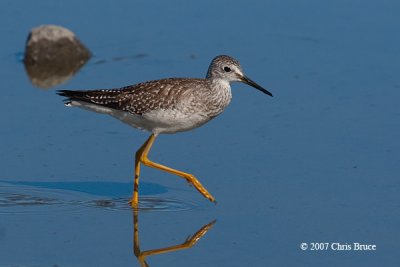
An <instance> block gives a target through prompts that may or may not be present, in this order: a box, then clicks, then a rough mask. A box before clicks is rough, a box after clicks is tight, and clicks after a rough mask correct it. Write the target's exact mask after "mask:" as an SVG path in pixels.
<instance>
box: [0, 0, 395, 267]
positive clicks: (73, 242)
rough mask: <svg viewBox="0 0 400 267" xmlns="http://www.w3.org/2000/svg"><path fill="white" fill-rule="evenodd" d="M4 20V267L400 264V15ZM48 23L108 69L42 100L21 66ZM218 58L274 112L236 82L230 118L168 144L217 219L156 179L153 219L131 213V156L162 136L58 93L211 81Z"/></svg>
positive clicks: (342, 9) (290, 5)
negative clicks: (67, 102) (67, 103)
mask: <svg viewBox="0 0 400 267" xmlns="http://www.w3.org/2000/svg"><path fill="white" fill-rule="evenodd" d="M178 7H179V8H178ZM0 8H1V9H2V10H7V12H3V13H4V14H3V16H2V17H1V22H2V23H1V25H2V26H3V27H1V28H0V32H1V34H2V36H3V40H5V41H3V42H1V44H0V47H1V54H0V76H1V77H0V78H1V79H0V80H1V85H0V86H1V89H2V93H1V100H2V101H1V102H2V104H1V106H0V121H1V127H0V137H1V138H0V151H1V153H0V162H1V163H0V164H1V165H0V167H1V168H0V169H1V172H0V266H6V267H11V266H29V267H33V266H60V267H62V266H140V265H141V264H143V263H142V262H141V261H140V260H143V256H147V255H149V254H155V253H161V252H164V253H162V254H157V255H149V256H147V258H146V259H145V260H146V262H147V263H148V265H150V266H187V265H191V266H193V267H194V266H244V265H248V266H268V265H271V266H321V265H323V266H380V265H384V266H399V265H400V258H399V257H398V256H397V254H398V250H399V249H400V245H399V242H398V241H399V240H400V231H399V230H398V225H399V223H400V204H399V203H400V194H399V188H400V180H399V179H398V177H399V174H400V142H399V138H398V137H399V136H400V125H399V123H398V121H399V118H400V107H399V105H398V99H399V97H400V90H399V88H400V79H399V75H398V70H399V69H400V36H399V34H398V33H399V32H400V22H399V19H398V13H399V11H400V3H399V2H398V1H394V0H392V1H391V0H388V1H377V0H367V1H341V0H340V1H307V2H299V1H294V0H293V1H250V2H249V1H247V2H243V3H235V4H232V2H231V1H218V2H215V1H201V2H197V3H194V2H187V1H172V2H171V1H168V2H149V1H119V2H118V5H117V4H115V3H111V2H110V3H98V2H96V3H94V2H93V3H91V2H90V1H86V2H82V1H68V3H67V2H65V3H57V2H54V1H40V3H36V2H35V3H33V2H32V3H31V2H29V1H12V2H1V3H0ZM46 23H52V24H58V25H62V26H64V27H67V28H69V29H71V30H72V31H74V32H75V33H76V34H77V36H78V38H80V39H81V41H82V42H83V43H84V44H85V45H86V46H87V47H88V48H89V49H90V50H91V51H92V53H93V55H94V56H93V57H92V59H91V60H90V61H89V62H88V63H86V65H84V66H83V67H82V68H81V69H80V71H79V72H78V73H76V74H75V75H74V76H73V77H72V78H71V79H69V80H68V81H66V82H65V83H64V84H61V85H59V86H58V87H55V88H51V89H46V90H44V89H40V88H37V87H35V86H33V85H32V84H31V83H30V80H29V78H28V76H27V74H26V72H25V69H24V66H23V63H22V61H21V60H22V58H23V51H24V42H25V40H26V37H27V35H28V32H29V30H30V29H31V28H33V27H36V26H38V25H40V24H46ZM218 54H229V55H231V56H234V57H236V58H237V59H239V60H240V62H241V63H242V66H243V69H244V71H245V73H246V74H247V75H248V76H249V77H250V78H252V79H253V80H255V81H256V82H258V83H259V84H260V85H262V86H264V87H265V88H267V89H268V90H269V91H271V92H272V93H273V94H274V98H270V97H267V96H265V95H262V94H260V92H258V91H257V90H253V89H252V88H251V87H248V86H247V85H243V84H234V85H233V101H232V103H231V105H230V106H229V107H228V108H227V110H226V111H225V112H224V113H223V114H222V115H221V116H220V117H218V118H216V119H215V120H213V121H211V122H210V123H208V124H207V125H205V126H203V127H201V128H199V129H196V130H194V131H191V132H187V133H180V134H176V135H165V136H160V137H159V138H158V139H157V140H156V143H155V145H154V147H153V149H152V151H151V155H150V158H152V159H153V160H154V161H156V162H160V163H163V164H166V165H168V166H172V167H176V168H178V169H182V170H185V171H188V172H190V173H193V174H195V175H196V176H197V177H198V178H199V180H200V181H201V182H202V183H203V185H205V187H206V188H207V189H208V190H209V191H210V192H211V193H212V194H213V195H214V196H215V197H216V199H217V201H218V204H217V205H214V204H212V203H209V202H208V201H207V200H205V199H203V198H202V197H201V195H200V194H198V192H197V191H196V190H195V189H194V188H192V187H189V186H187V183H186V182H185V181H184V180H182V179H181V178H179V177H175V176H172V175H170V174H167V173H162V172H159V171H157V170H152V169H149V168H143V171H142V177H141V184H140V186H141V187H140V196H141V199H140V201H141V206H140V208H139V210H138V211H134V210H132V209H130V208H129V206H128V204H127V202H128V199H129V197H130V195H131V191H132V179H133V178H132V173H133V158H134V152H135V151H136V149H137V148H138V147H140V145H141V144H142V143H143V142H144V141H145V140H146V138H147V136H148V134H147V133H144V132H140V131H138V130H135V129H131V128H129V127H128V126H126V125H124V124H122V123H120V122H118V121H117V120H115V119H113V118H111V117H107V116H100V115H98V114H94V113H90V112H86V111H83V110H79V109H73V108H66V107H64V105H63V103H62V98H60V97H59V96H57V95H56V94H55V90H56V89H90V88H113V87H120V86H125V85H129V84H134V83H137V82H140V81H145V80H152V79H158V78H164V77H177V76H179V77H203V76H204V75H205V72H206V70H207V67H208V64H209V62H210V60H211V59H212V58H213V57H214V56H216V55H218ZM215 220H216V222H215V223H214V221H215ZM188 237H189V238H188ZM191 237H192V238H191ZM185 241H186V243H185ZM301 243H307V245H308V246H309V247H308V248H307V250H304V251H303V250H302V249H301V248H300V244H301ZM311 243H329V249H328V250H323V251H320V250H314V251H311V246H312V244H311ZM332 243H340V244H342V245H344V247H345V245H350V246H353V243H362V244H370V245H371V244H374V245H376V248H377V249H376V250H375V251H355V250H353V249H351V250H341V251H338V250H333V249H332V247H331V245H332ZM190 246H192V247H190ZM177 248H181V250H179V251H175V249H177ZM146 251H147V252H146ZM149 251H150V252H149ZM136 256H138V257H136ZM138 258H139V259H140V260H138Z"/></svg>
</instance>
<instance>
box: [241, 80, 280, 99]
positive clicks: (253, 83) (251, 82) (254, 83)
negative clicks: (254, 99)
mask: <svg viewBox="0 0 400 267" xmlns="http://www.w3.org/2000/svg"><path fill="white" fill-rule="evenodd" d="M240 79H241V80H242V82H244V83H246V84H248V85H250V86H252V87H254V88H256V89H257V90H260V91H261V92H263V93H264V94H267V95H269V96H273V95H272V94H271V93H270V92H268V91H267V90H265V89H264V88H262V87H261V86H259V85H258V84H257V83H256V82H254V81H252V80H250V79H249V78H247V77H246V76H243V77H241V78H240Z"/></svg>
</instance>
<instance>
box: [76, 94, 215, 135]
mask: <svg viewBox="0 0 400 267" xmlns="http://www.w3.org/2000/svg"><path fill="white" fill-rule="evenodd" d="M71 106H77V107H80V108H84V109H88V110H91V111H95V112H98V113H103V114H108V115H111V116H113V117H115V118H117V119H119V120H121V121H122V122H124V123H126V124H129V125H130V126H132V127H135V128H138V129H141V130H146V131H149V132H152V133H154V134H160V133H176V132H182V131H188V130H191V129H194V128H197V127H199V126H201V125H203V124H204V123H206V122H207V121H209V120H210V119H211V118H210V117H208V116H207V115H206V114H203V113H200V112H199V113H190V114H186V113H182V112H180V111H178V110H163V109H158V110H152V111H150V112H147V113H144V114H143V115H134V114H132V113H129V112H125V111H120V110H115V109H110V108H106V107H102V106H98V105H94V104H89V103H86V102H81V101H72V102H71Z"/></svg>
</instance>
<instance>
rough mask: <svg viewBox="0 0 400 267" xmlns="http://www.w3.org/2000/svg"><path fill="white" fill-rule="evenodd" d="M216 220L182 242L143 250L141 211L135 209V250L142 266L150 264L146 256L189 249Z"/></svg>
mask: <svg viewBox="0 0 400 267" xmlns="http://www.w3.org/2000/svg"><path fill="white" fill-rule="evenodd" d="M215 222H216V220H213V221H211V222H210V223H208V224H206V225H204V226H202V227H201V228H200V229H199V230H198V231H197V232H195V233H194V234H193V235H191V236H189V237H188V238H186V240H185V241H184V242H182V243H179V244H176V245H171V246H167V247H163V248H155V249H149V250H145V251H142V250H141V249H140V241H139V211H138V210H137V209H135V210H134V211H133V252H134V253H135V256H136V257H137V259H138V261H139V263H140V266H142V267H143V266H146V267H147V266H149V265H148V263H147V262H146V258H147V257H148V256H153V255H158V254H163V253H169V252H173V251H177V250H182V249H188V248H191V247H192V246H194V245H195V244H196V243H197V242H198V241H199V240H200V239H201V238H202V237H203V236H204V235H205V234H206V233H207V232H208V230H210V229H211V228H212V227H213V225H214V224H215Z"/></svg>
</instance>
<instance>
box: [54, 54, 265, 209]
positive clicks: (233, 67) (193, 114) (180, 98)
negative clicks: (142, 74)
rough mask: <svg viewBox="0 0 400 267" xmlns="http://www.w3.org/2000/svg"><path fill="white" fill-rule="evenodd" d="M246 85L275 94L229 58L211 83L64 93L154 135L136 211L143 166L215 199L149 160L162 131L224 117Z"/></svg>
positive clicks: (143, 157) (220, 60) (219, 61)
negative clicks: (234, 86) (237, 89)
mask: <svg viewBox="0 0 400 267" xmlns="http://www.w3.org/2000/svg"><path fill="white" fill-rule="evenodd" d="M235 81H237V82H243V83H246V84H248V85H250V86H252V87H254V88H256V89H258V90H260V91H261V92H263V93H265V94H267V95H270V96H272V94H271V93H270V92H268V91H267V90H265V89H264V88H262V87H261V86H259V85H258V84H257V83H255V82H254V81H252V80H250V79H249V78H248V77H246V76H245V75H244V74H243V71H242V69H241V66H240V64H239V62H238V61H237V60H236V59H234V58H232V57H229V56H217V57H215V58H214V59H213V60H212V62H211V64H210V67H209V68H208V71H207V76H206V78H205V79H194V78H169V79H162V80H155V81H149V82H144V83H138V84H136V85H131V86H126V87H122V88H119V89H103V90H89V91H71V90H61V91H59V92H58V94H59V95H61V96H65V97H67V102H66V105H68V106H78V107H81V108H84V109H88V110H91V111H96V112H99V113H104V114H109V115H111V116H114V117H116V118H118V119H120V120H121V121H123V122H125V123H127V124H129V125H131V126H133V127H136V128H139V129H143V130H147V131H149V132H151V133H152V135H151V136H150V137H149V139H148V140H147V141H146V142H145V143H144V144H143V146H142V147H141V148H140V149H139V150H138V151H137V152H136V161H135V182H134V193H133V197H132V200H131V205H132V207H137V206H138V185H139V174H140V163H143V164H144V165H147V166H149V167H153V168H157V169H160V170H163V171H166V172H170V173H173V174H176V175H178V176H181V177H183V178H184V179H186V180H187V181H188V182H190V183H191V184H193V185H194V186H195V188H196V189H197V190H198V191H199V192H200V193H201V194H202V195H203V196H204V197H206V198H208V199H209V200H211V201H213V202H214V201H215V199H214V197H212V196H211V194H210V193H208V191H207V190H206V189H205V188H204V187H203V186H202V185H201V184H200V182H199V181H198V180H197V179H196V178H195V177H194V176H193V175H191V174H188V173H185V172H181V171H178V170H175V169H171V168H169V167H166V166H163V165H160V164H157V163H154V162H152V161H150V160H149V159H148V158H147V155H148V153H149V151H150V148H151V146H152V144H153V142H154V140H155V138H156V137H157V136H158V135H159V134H160V133H176V132H180V131H188V130H191V129H194V128H197V127H199V126H201V125H203V124H204V123H206V122H208V121H209V120H211V119H212V118H214V117H216V116H217V115H219V114H220V113H221V112H222V111H223V110H224V109H225V108H226V106H227V105H228V104H229V102H230V100H231V97H232V94H231V87H230V83H231V82H235Z"/></svg>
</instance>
